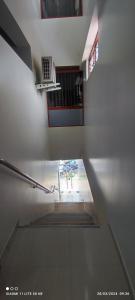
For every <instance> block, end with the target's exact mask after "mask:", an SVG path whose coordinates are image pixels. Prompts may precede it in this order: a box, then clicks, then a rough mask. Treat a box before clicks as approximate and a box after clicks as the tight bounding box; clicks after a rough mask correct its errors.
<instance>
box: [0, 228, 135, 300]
mask: <svg viewBox="0 0 135 300" xmlns="http://www.w3.org/2000/svg"><path fill="white" fill-rule="evenodd" d="M0 279H1V284H2V287H3V288H2V295H1V299H2V300H4V299H7V296H5V289H4V287H5V286H18V287H19V291H33V289H34V291H37V292H38V291H40V292H43V296H42V298H47V299H48V300H54V299H56V300H63V299H65V300H69V299H70V300H84V299H85V300H90V299H92V300H96V299H99V298H100V297H101V298H102V299H108V298H110V297H114V298H115V299H124V298H128V299H129V300H131V297H130V296H120V295H119V293H120V292H122V291H124V292H125V291H127V292H128V285H127V282H126V279H125V277H124V273H123V269H122V266H121V263H120V260H119V257H118V254H117V252H116V249H115V246H114V243H113V241H112V238H111V236H110V232H109V230H108V228H107V227H106V226H102V227H101V228H70V227H68V228H31V229H30V228H26V229H19V230H18V231H17V232H16V234H15V236H14V240H13V242H12V244H11V247H10V249H9V250H8V252H7V255H6V256H5V259H4V261H3V263H2V269H1V272H0ZM106 291H112V292H117V293H118V295H117V296H109V295H108V296H103V295H102V296H98V295H97V293H98V292H106ZM25 297H26V296H25ZM28 297H29V296H28ZM31 297H32V296H31ZM33 297H34V296H33ZM33 297H32V298H33ZM36 298H38V297H36ZM39 298H41V296H40V297H39Z"/></svg>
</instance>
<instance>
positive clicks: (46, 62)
mask: <svg viewBox="0 0 135 300" xmlns="http://www.w3.org/2000/svg"><path fill="white" fill-rule="evenodd" d="M42 82H43V83H56V70H55V64H54V61H53V59H52V56H44V57H42Z"/></svg>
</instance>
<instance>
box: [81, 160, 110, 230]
mask: <svg viewBox="0 0 135 300" xmlns="http://www.w3.org/2000/svg"><path fill="white" fill-rule="evenodd" d="M83 162H84V165H85V170H86V173H87V177H88V181H89V184H90V187H91V191H92V195H93V199H94V203H95V208H96V213H97V215H98V219H99V222H100V223H101V224H105V223H109V222H108V218H107V206H106V203H105V197H104V195H103V192H102V189H101V187H100V185H99V183H98V181H97V176H96V173H95V171H94V168H93V166H92V164H91V163H90V162H89V160H88V159H84V160H83Z"/></svg>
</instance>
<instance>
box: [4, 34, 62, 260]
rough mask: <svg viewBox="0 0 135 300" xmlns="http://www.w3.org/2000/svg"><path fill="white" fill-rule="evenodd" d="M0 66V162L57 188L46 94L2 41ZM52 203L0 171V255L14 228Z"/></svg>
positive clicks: (26, 184) (8, 173)
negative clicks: (50, 174) (51, 164)
mask: <svg viewBox="0 0 135 300" xmlns="http://www.w3.org/2000/svg"><path fill="white" fill-rule="evenodd" d="M0 66H1V68H0V157H2V158H5V159H7V160H8V161H10V162H11V163H13V164H15V165H16V166H17V167H19V168H20V169H22V170H23V171H24V172H25V173H28V174H29V175H30V176H32V177H34V178H35V179H37V180H39V181H40V182H41V183H43V184H47V185H49V184H50V182H51V183H52V184H53V183H56V182H53V180H52V181H50V182H49V180H47V178H48V172H47V170H48V162H47V160H48V158H49V152H48V133H47V129H48V128H47V108H46V98H45V94H43V96H41V95H40V94H39V93H37V91H36V89H35V86H34V80H33V74H32V72H31V71H30V70H29V68H28V67H27V66H26V65H25V64H24V63H23V62H22V60H21V59H20V58H19V57H18V56H17V55H16V53H15V52H14V51H13V50H12V49H11V48H10V46H9V45H8V44H7V43H6V42H5V41H4V40H3V38H2V37H0ZM54 181H55V178H54ZM48 197H50V196H47V195H46V194H45V193H44V192H43V191H39V190H35V189H33V188H32V186H31V185H30V184H28V183H26V182H25V181H23V180H22V179H20V178H19V177H18V176H16V175H13V174H12V172H10V171H8V170H7V169H6V168H5V167H3V166H0V255H1V253H2V251H3V249H4V246H5V244H6V242H7V240H8V238H9V236H10V234H11V232H12V230H13V228H14V226H15V224H16V222H17V221H18V220H20V221H21V223H28V222H29V221H30V220H32V219H33V218H34V217H35V216H38V215H43V211H42V208H43V206H44V203H45V201H48V200H49V199H50V198H48ZM54 197H55V196H54Z"/></svg>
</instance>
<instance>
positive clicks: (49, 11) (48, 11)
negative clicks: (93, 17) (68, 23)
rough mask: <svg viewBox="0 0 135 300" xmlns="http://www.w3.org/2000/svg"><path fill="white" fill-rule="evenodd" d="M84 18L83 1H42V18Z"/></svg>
mask: <svg viewBox="0 0 135 300" xmlns="http://www.w3.org/2000/svg"><path fill="white" fill-rule="evenodd" d="M73 16H82V0H55V1H54V0H41V17H42V18H43V19H44V18H62V17H73Z"/></svg>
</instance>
